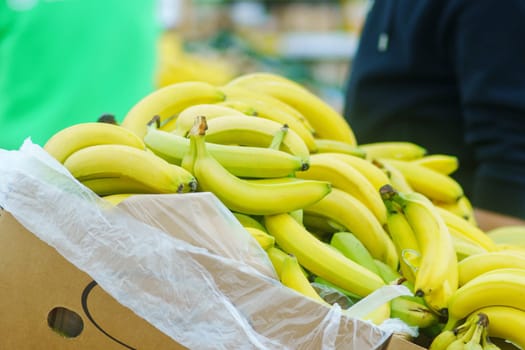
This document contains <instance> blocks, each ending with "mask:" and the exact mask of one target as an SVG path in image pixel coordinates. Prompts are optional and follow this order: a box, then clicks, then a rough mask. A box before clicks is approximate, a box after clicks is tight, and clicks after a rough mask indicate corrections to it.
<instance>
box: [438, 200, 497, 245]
mask: <svg viewBox="0 0 525 350" xmlns="http://www.w3.org/2000/svg"><path fill="white" fill-rule="evenodd" d="M436 209H437V211H438V212H439V215H440V216H441V217H442V218H443V220H444V221H445V224H446V225H447V226H448V227H450V228H451V229H453V230H454V232H455V233H457V234H459V235H461V236H463V237H465V238H467V239H469V240H471V241H473V242H475V243H476V244H478V245H479V246H481V247H482V248H484V249H486V250H488V251H495V250H497V247H496V244H495V243H494V241H493V240H492V239H491V238H490V236H488V235H487V234H485V232H483V231H482V230H481V229H479V228H478V227H476V226H474V225H472V224H471V223H470V222H468V221H467V220H465V219H463V218H460V217H459V216H457V215H455V214H452V213H451V212H449V211H448V210H445V209H443V208H440V207H436Z"/></svg>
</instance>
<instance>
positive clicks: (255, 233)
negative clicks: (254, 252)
mask: <svg viewBox="0 0 525 350" xmlns="http://www.w3.org/2000/svg"><path fill="white" fill-rule="evenodd" d="M244 229H245V230H246V231H248V233H249V234H250V235H251V236H252V237H253V238H254V239H255V240H256V241H257V243H259V245H260V246H261V248H262V249H264V250H267V249H268V248H270V247H273V245H274V244H275V238H273V236H270V235H269V234H268V233H267V232H265V231H263V230H260V229H258V228H255V227H250V226H247V227H244Z"/></svg>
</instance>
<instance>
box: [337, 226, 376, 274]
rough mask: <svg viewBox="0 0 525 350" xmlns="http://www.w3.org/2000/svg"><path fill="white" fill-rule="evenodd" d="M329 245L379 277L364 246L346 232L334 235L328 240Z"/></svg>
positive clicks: (372, 260) (372, 259)
mask: <svg viewBox="0 0 525 350" xmlns="http://www.w3.org/2000/svg"><path fill="white" fill-rule="evenodd" d="M330 245H331V246H332V247H334V248H335V249H337V250H338V251H340V252H341V253H342V254H343V255H344V256H346V257H347V258H348V259H351V260H353V261H355V262H356V263H358V264H359V265H361V266H363V267H366V268H367V269H368V270H370V271H372V272H373V273H375V274H377V275H379V271H378V270H377V266H376V264H375V262H374V258H373V257H372V255H371V254H370V252H369V251H368V249H366V247H365V246H364V244H363V243H362V242H361V241H360V240H359V239H358V238H357V237H356V236H355V235H353V234H352V233H350V232H347V231H341V232H336V233H334V234H333V235H332V237H331V239H330Z"/></svg>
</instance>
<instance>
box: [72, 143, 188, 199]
mask: <svg viewBox="0 0 525 350" xmlns="http://www.w3.org/2000/svg"><path fill="white" fill-rule="evenodd" d="M64 166H65V167H66V168H67V169H68V170H69V172H71V174H72V175H73V176H74V177H75V178H77V179H78V180H79V181H86V180H91V179H101V178H126V179H130V180H131V181H133V182H136V183H138V184H140V185H141V186H144V187H145V188H149V189H150V191H151V192H150V193H181V192H190V191H194V190H195V188H196V182H195V177H194V176H193V175H192V174H191V173H190V172H188V171H186V170H185V169H183V168H181V167H180V166H177V165H173V164H170V163H168V162H166V161H165V160H163V159H162V158H159V157H157V156H156V155H154V154H152V153H149V152H146V151H145V150H140V149H137V148H134V147H130V146H125V145H95V146H90V147H86V148H82V149H80V150H78V151H76V152H75V153H73V154H72V155H70V156H69V157H68V158H67V159H66V161H65V162H64Z"/></svg>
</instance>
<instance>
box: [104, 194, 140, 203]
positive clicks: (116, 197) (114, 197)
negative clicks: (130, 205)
mask: <svg viewBox="0 0 525 350" xmlns="http://www.w3.org/2000/svg"><path fill="white" fill-rule="evenodd" d="M131 196H133V193H119V194H110V195H107V196H103V197H102V198H104V199H105V200H107V201H108V202H110V203H111V204H113V205H114V206H117V205H119V204H120V202H122V201H123V200H124V199H126V198H129V197H131Z"/></svg>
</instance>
